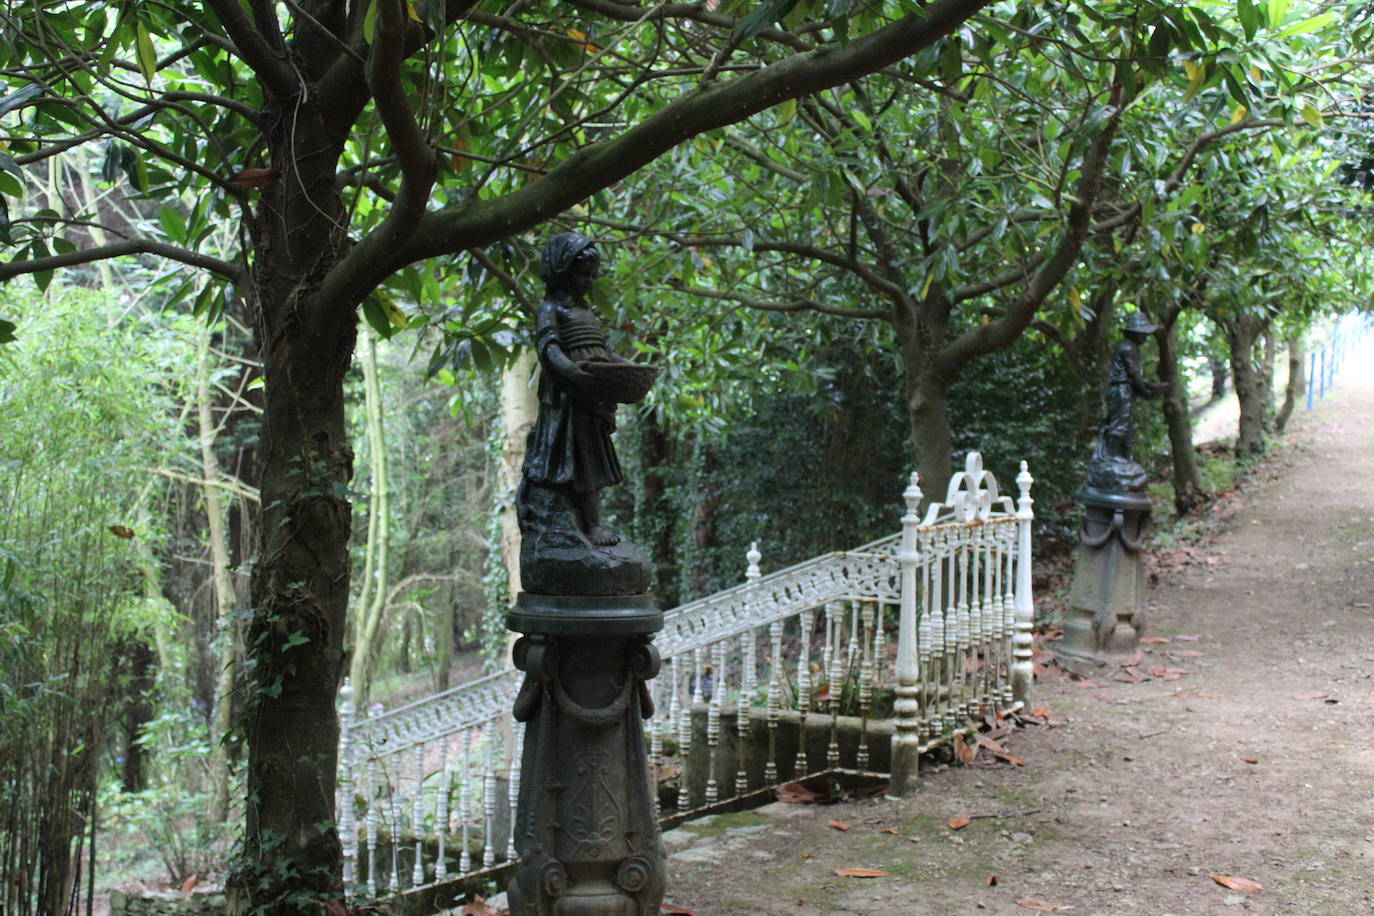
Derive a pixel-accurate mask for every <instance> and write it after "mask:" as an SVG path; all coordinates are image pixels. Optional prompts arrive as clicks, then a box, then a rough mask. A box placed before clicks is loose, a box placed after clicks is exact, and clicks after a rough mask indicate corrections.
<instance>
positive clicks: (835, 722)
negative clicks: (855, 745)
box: [825, 601, 844, 767]
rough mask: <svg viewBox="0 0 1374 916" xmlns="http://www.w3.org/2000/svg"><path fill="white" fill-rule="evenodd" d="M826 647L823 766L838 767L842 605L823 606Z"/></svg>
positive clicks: (841, 684)
mask: <svg viewBox="0 0 1374 916" xmlns="http://www.w3.org/2000/svg"><path fill="white" fill-rule="evenodd" d="M825 629H826V631H827V634H828V635H827V639H826V645H827V646H828V647H829V660H830V665H829V668H828V670H827V671H826V680H827V681H829V684H830V698H829V699H830V744H829V745H828V746H827V747H826V749H825V765H826V766H828V767H838V766H839V765H840V694H841V693H843V689H844V672H843V668H842V664H841V661H840V659H841V654H840V640H841V639H843V634H844V605H843V604H842V603H840V602H839V601H831V602H830V603H829V604H827V605H826V606H825Z"/></svg>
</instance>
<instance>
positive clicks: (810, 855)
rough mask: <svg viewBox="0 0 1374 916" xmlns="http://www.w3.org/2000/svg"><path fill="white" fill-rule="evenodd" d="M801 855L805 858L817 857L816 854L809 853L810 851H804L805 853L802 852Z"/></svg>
mask: <svg viewBox="0 0 1374 916" xmlns="http://www.w3.org/2000/svg"><path fill="white" fill-rule="evenodd" d="M801 857H802V858H803V859H814V858H816V857H815V856H814V855H812V854H811V853H809V852H804V853H802V854H801Z"/></svg>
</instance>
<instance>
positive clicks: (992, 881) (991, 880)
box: [988, 875, 997, 887]
mask: <svg viewBox="0 0 1374 916" xmlns="http://www.w3.org/2000/svg"><path fill="white" fill-rule="evenodd" d="M996 886H997V876H996V875H988V887H996Z"/></svg>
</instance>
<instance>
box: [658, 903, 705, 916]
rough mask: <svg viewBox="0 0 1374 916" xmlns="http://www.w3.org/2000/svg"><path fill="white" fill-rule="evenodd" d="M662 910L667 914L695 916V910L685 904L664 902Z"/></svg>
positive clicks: (671, 915)
mask: <svg viewBox="0 0 1374 916" xmlns="http://www.w3.org/2000/svg"><path fill="white" fill-rule="evenodd" d="M663 912H664V913H667V914H668V916H697V911H696V910H691V909H688V908H687V907H685V906H678V905H677V904H676V903H666V902H665V903H664V904H663Z"/></svg>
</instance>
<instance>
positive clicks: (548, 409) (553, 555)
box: [516, 232, 656, 588]
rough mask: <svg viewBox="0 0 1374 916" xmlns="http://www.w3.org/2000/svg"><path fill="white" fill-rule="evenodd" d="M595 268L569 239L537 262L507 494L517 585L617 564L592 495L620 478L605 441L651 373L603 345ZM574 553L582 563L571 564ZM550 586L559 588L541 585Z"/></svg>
mask: <svg viewBox="0 0 1374 916" xmlns="http://www.w3.org/2000/svg"><path fill="white" fill-rule="evenodd" d="M600 269H601V256H600V253H599V252H598V251H597V249H596V244H595V243H594V242H593V241H592V239H590V238H588V237H587V236H585V235H582V234H581V233H578V232H564V233H560V234H558V235H555V236H554V237H553V238H551V239H549V240H548V242H547V243H546V244H545V245H544V251H543V253H542V255H541V257H540V259H539V276H540V278H541V279H542V280H543V281H544V284H545V291H544V298H543V300H542V301H541V302H540V303H539V307H538V308H537V309H536V311H535V339H534V345H535V351H536V353H537V354H538V357H539V367H540V370H541V371H540V375H539V416H538V419H537V420H536V421H535V424H534V428H533V429H531V430H530V434H529V439H528V440H527V442H526V448H525V465H524V472H523V477H522V479H521V482H520V489H519V491H518V493H517V494H516V507H517V515H518V518H519V521H520V533H521V536H522V538H523V541H524V543H523V545H522V548H521V570H522V578H524V573H525V571H526V570H527V569H528V570H529V572H530V573H531V574H532V575H533V576H534V577H539V573H538V572H537V571H536V570H535V569H533V566H534V565H538V564H540V563H541V562H543V563H545V566H546V567H547V566H548V563H547V562H545V561H552V562H553V563H554V564H555V565H558V566H560V567H562V568H563V569H564V570H565V572H566V569H567V565H566V564H567V562H581V563H582V565H585V562H593V561H592V558H591V556H590V555H594V554H600V555H601V559H600V560H596V561H594V562H596V563H597V565H600V566H606V565H609V566H620V565H623V563H622V562H621V561H617V560H615V558H614V555H618V554H619V553H622V552H624V551H623V550H621V551H618V550H616V549H615V548H616V546H617V545H618V544H619V543H620V537H619V536H618V535H617V534H616V533H615V532H613V531H611V530H610V529H609V528H607V527H606V526H605V524H604V523H603V522H602V518H601V490H603V489H604V488H606V487H609V486H612V485H614V484H617V483H620V482H621V481H622V480H623V479H624V475H623V474H622V473H621V469H620V461H619V459H617V458H616V454H615V447H614V445H612V443H611V433H613V432H614V431H615V411H616V404H617V403H631V402H634V401H638V400H640V399H641V398H643V397H644V395H645V394H646V393H647V391H648V388H649V385H650V383H652V381H653V378H654V375H655V374H656V370H655V369H654V368H653V367H652V366H644V365H640V364H637V363H633V362H631V361H629V360H627V359H624V358H623V357H620V356H618V355H616V354H615V353H614V352H613V351H612V350H611V348H610V346H609V345H608V343H607V340H606V332H605V330H604V329H603V328H602V326H601V322H600V320H599V319H598V318H597V316H596V313H595V312H594V311H593V310H592V308H591V306H590V305H589V304H588V303H587V294H588V293H589V292H590V291H591V289H592V283H593V281H594V280H595V279H596V277H597V275H598V274H599V272H600ZM625 549H626V550H628V549H629V548H628V547H627V548H625ZM632 553H633V554H634V556H633V558H631V556H630V555H629V554H627V555H626V556H625V557H624V558H622V559H623V561H628V562H630V564H631V565H635V566H637V565H639V563H640V562H641V561H640V560H639V554H638V551H632ZM578 555H585V556H583V557H582V560H581V561H579V560H578ZM559 578H560V579H561V578H563V574H560V575H559ZM612 578H614V577H612ZM637 578H638V577H636V581H637ZM526 582H527V585H526V587H527V588H528V583H529V580H526ZM555 585H556V586H558V587H560V588H561V587H563V586H562V585H561V584H560V583H559V582H554V583H551V585H550V587H552V586H555ZM608 587H609V586H608Z"/></svg>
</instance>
